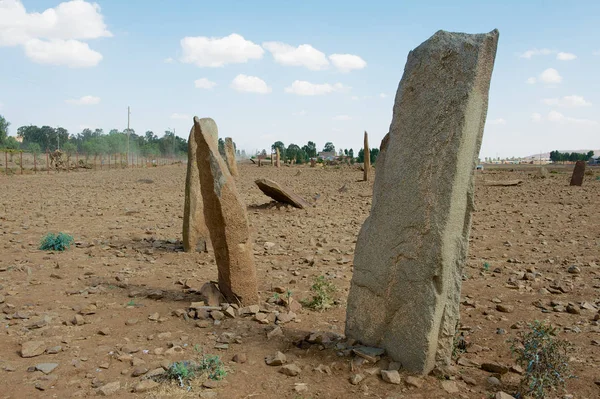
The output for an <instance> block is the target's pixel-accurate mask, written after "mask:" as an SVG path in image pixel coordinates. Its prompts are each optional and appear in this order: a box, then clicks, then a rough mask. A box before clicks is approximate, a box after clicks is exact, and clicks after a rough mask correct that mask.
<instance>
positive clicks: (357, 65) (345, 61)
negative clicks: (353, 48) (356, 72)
mask: <svg viewBox="0 0 600 399" xmlns="http://www.w3.org/2000/svg"><path fill="white" fill-rule="evenodd" d="M329 59H330V60H331V63H332V64H333V66H335V67H336V68H337V69H338V70H340V71H341V72H350V71H352V70H353V69H363V68H364V67H366V66H367V62H366V61H365V60H363V59H362V58H360V57H359V56H358V55H353V54H331V55H330V56H329Z"/></svg>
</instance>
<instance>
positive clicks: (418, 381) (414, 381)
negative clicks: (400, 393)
mask: <svg viewBox="0 0 600 399" xmlns="http://www.w3.org/2000/svg"><path fill="white" fill-rule="evenodd" d="M404 382H405V383H406V385H408V386H410V387H415V388H422V387H423V379H422V378H419V377H413V376H412V375H409V376H408V377H406V379H405V380H404Z"/></svg>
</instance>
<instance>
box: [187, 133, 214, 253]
mask: <svg viewBox="0 0 600 399" xmlns="http://www.w3.org/2000/svg"><path fill="white" fill-rule="evenodd" d="M205 130H206V132H207V133H208V134H209V135H210V137H211V139H212V140H213V141H214V142H215V143H217V142H218V140H219V138H218V133H217V126H216V125H214V126H211V125H209V124H207V125H206V126H205ZM197 148H198V144H197V143H196V138H195V135H194V126H192V129H191V130H190V136H189V139H188V164H187V175H186V178H185V203H184V207H183V250H184V251H185V252H193V251H198V252H206V251H207V241H208V240H209V233H208V228H207V227H206V223H205V221H204V205H203V203H202V193H201V192H200V174H199V172H198V164H197V163H196V151H197Z"/></svg>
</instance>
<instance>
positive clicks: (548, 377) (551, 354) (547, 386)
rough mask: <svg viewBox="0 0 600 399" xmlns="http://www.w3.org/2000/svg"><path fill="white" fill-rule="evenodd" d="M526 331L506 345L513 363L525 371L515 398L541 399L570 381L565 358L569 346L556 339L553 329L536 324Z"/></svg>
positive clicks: (567, 361)
mask: <svg viewBox="0 0 600 399" xmlns="http://www.w3.org/2000/svg"><path fill="white" fill-rule="evenodd" d="M529 328H530V331H528V332H525V333H524V334H522V336H521V337H518V338H515V339H513V340H511V341H510V342H511V351H512V352H513V354H514V355H515V357H516V361H517V363H518V364H519V365H520V366H521V367H523V368H524V369H525V373H524V374H523V378H522V379H521V384H520V386H519V397H523V395H529V396H531V397H533V398H535V399H542V398H545V397H547V396H548V394H549V392H550V391H556V390H557V389H559V388H564V387H565V384H566V380H567V379H569V378H573V375H571V367H570V365H569V356H568V352H569V350H570V349H571V344H570V343H569V342H568V341H565V340H559V339H557V338H556V337H555V334H556V330H555V328H554V327H552V326H551V325H549V324H546V323H544V322H540V321H537V320H536V321H535V322H533V323H532V324H529Z"/></svg>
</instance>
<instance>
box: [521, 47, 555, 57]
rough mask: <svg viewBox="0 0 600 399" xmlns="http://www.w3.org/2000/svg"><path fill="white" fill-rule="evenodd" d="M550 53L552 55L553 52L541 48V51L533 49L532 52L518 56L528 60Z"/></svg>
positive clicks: (528, 51)
mask: <svg viewBox="0 0 600 399" xmlns="http://www.w3.org/2000/svg"><path fill="white" fill-rule="evenodd" d="M552 53H554V51H552V50H550V49H547V48H543V49H537V48H534V49H532V50H527V51H525V52H524V53H522V54H520V55H519V57H520V58H527V59H530V58H531V57H533V56H534V55H549V54H552Z"/></svg>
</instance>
